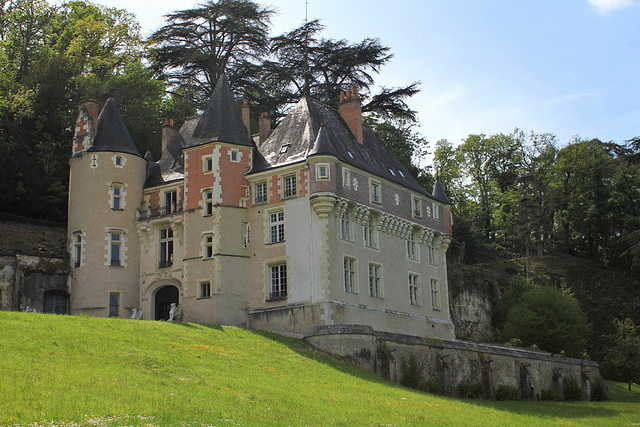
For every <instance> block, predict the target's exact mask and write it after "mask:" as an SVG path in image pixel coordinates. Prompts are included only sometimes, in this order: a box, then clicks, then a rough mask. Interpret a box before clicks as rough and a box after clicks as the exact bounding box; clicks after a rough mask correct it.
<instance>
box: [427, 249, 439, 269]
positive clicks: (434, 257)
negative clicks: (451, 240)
mask: <svg viewBox="0 0 640 427" xmlns="http://www.w3.org/2000/svg"><path fill="white" fill-rule="evenodd" d="M429 264H431V265H438V251H437V249H436V248H434V247H433V246H429Z"/></svg>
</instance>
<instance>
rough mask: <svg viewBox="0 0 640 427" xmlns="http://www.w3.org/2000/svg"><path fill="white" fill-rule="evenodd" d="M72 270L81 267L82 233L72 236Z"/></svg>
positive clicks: (78, 232)
mask: <svg viewBox="0 0 640 427" xmlns="http://www.w3.org/2000/svg"><path fill="white" fill-rule="evenodd" d="M72 256H73V259H72V261H73V268H80V267H81V266H82V232H80V231H77V232H75V233H74V234H73V254H72Z"/></svg>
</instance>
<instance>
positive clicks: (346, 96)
mask: <svg viewBox="0 0 640 427" xmlns="http://www.w3.org/2000/svg"><path fill="white" fill-rule="evenodd" d="M338 112H339V113H340V115H341V116H342V118H343V119H344V121H345V122H346V123H347V126H349V129H350V130H351V133H352V134H353V136H355V138H356V140H357V141H358V143H360V144H362V143H363V137H362V103H361V102H360V98H359V97H358V91H357V90H356V88H353V89H347V92H346V93H345V92H344V91H342V92H340V104H339V105H338Z"/></svg>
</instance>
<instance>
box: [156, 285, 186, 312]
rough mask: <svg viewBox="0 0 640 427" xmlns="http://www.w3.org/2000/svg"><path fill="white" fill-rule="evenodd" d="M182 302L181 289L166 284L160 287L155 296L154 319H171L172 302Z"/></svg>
mask: <svg viewBox="0 0 640 427" xmlns="http://www.w3.org/2000/svg"><path fill="white" fill-rule="evenodd" d="M172 303H175V304H176V305H178V304H179V303H180V290H179V289H178V287H177V286H174V285H165V286H162V287H161V288H159V289H158V290H157V291H156V292H155V293H154V296H153V306H152V309H153V316H152V319H154V320H167V319H169V310H170V308H171V304H172Z"/></svg>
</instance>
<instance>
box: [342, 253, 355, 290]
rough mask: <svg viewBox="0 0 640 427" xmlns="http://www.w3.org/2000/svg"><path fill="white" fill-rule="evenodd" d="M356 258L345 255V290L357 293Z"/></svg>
mask: <svg viewBox="0 0 640 427" xmlns="http://www.w3.org/2000/svg"><path fill="white" fill-rule="evenodd" d="M357 289H358V288H357V286H356V260H355V259H354V258H350V257H344V291H345V292H351V293H356V292H357V291H358V290H357Z"/></svg>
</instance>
